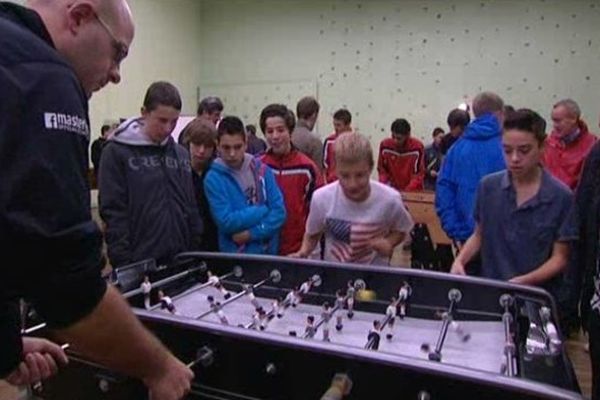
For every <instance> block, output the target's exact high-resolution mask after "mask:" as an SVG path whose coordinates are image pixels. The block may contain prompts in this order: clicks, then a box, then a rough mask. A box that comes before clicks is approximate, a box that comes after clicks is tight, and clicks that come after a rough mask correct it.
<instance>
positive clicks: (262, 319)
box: [252, 308, 269, 331]
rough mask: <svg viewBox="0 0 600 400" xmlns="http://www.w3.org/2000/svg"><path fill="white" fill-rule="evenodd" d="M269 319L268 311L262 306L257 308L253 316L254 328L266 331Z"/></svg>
mask: <svg viewBox="0 0 600 400" xmlns="http://www.w3.org/2000/svg"><path fill="white" fill-rule="evenodd" d="M268 321H269V320H268V318H267V313H266V312H265V310H263V309H262V308H260V309H257V310H256V312H255V313H254V315H253V316H252V323H253V327H254V329H260V330H261V331H264V330H265V329H266V328H267V323H268Z"/></svg>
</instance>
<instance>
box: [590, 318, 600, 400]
mask: <svg viewBox="0 0 600 400" xmlns="http://www.w3.org/2000/svg"><path fill="white" fill-rule="evenodd" d="M590 314H591V315H590V321H589V331H588V332H589V338H590V358H591V359H592V400H600V314H599V313H598V311H594V310H592V311H591V313H590Z"/></svg>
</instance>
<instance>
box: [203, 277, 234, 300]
mask: <svg viewBox="0 0 600 400" xmlns="http://www.w3.org/2000/svg"><path fill="white" fill-rule="evenodd" d="M206 275H207V276H208V282H209V283H210V284H211V285H212V286H213V287H214V288H215V289H217V290H218V291H219V292H221V294H222V295H223V297H224V298H225V300H227V299H228V298H230V297H231V293H229V292H228V291H227V289H225V287H223V284H222V283H221V280H220V279H219V277H218V276H216V275H214V274H213V273H212V272H211V271H208V272H207V273H206Z"/></svg>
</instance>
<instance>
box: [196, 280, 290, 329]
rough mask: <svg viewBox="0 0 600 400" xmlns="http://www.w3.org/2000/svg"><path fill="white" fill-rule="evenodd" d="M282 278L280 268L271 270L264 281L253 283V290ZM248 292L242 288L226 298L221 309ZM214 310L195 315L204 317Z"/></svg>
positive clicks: (199, 317) (200, 317) (198, 317)
mask: <svg viewBox="0 0 600 400" xmlns="http://www.w3.org/2000/svg"><path fill="white" fill-rule="evenodd" d="M280 280H281V273H280V272H279V270H276V269H274V270H272V271H271V273H270V274H269V277H268V278H266V279H263V280H262V281H260V282H258V283H255V284H254V285H252V290H254V289H258V288H259V287H261V286H262V285H264V284H265V283H267V282H269V281H273V282H275V283H277V282H279V281H280ZM248 293H249V291H246V290H242V291H241V292H239V293H236V294H235V295H234V296H231V297H230V298H228V299H227V300H225V301H224V302H223V303H221V307H220V308H221V309H222V308H224V307H225V306H226V305H228V304H230V303H233V302H234V301H236V300H238V299H239V298H241V297H244V296H246V295H247V294H248ZM213 312H214V311H213V310H208V311H206V312H203V313H202V314H200V315H198V316H197V317H195V319H202V318H204V317H206V316H207V315H210V314H212V313H213Z"/></svg>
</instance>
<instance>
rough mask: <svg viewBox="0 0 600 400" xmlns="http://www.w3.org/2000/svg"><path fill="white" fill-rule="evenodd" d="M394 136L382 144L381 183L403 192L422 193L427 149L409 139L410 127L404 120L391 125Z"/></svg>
mask: <svg viewBox="0 0 600 400" xmlns="http://www.w3.org/2000/svg"><path fill="white" fill-rule="evenodd" d="M390 129H391V131H392V137H391V138H386V139H383V140H382V141H381V144H380V145H379V161H378V162H377V172H378V173H379V182H381V183H384V184H387V185H390V186H391V187H393V188H394V189H396V190H398V191H400V192H402V191H417V190H423V180H424V178H425V147H424V146H423V143H422V142H421V141H420V140H419V139H415V138H414V137H411V136H410V129H411V128H410V124H409V123H408V121H407V120H405V119H404V118H399V119H397V120H395V121H394V122H392V126H391V128H390Z"/></svg>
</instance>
